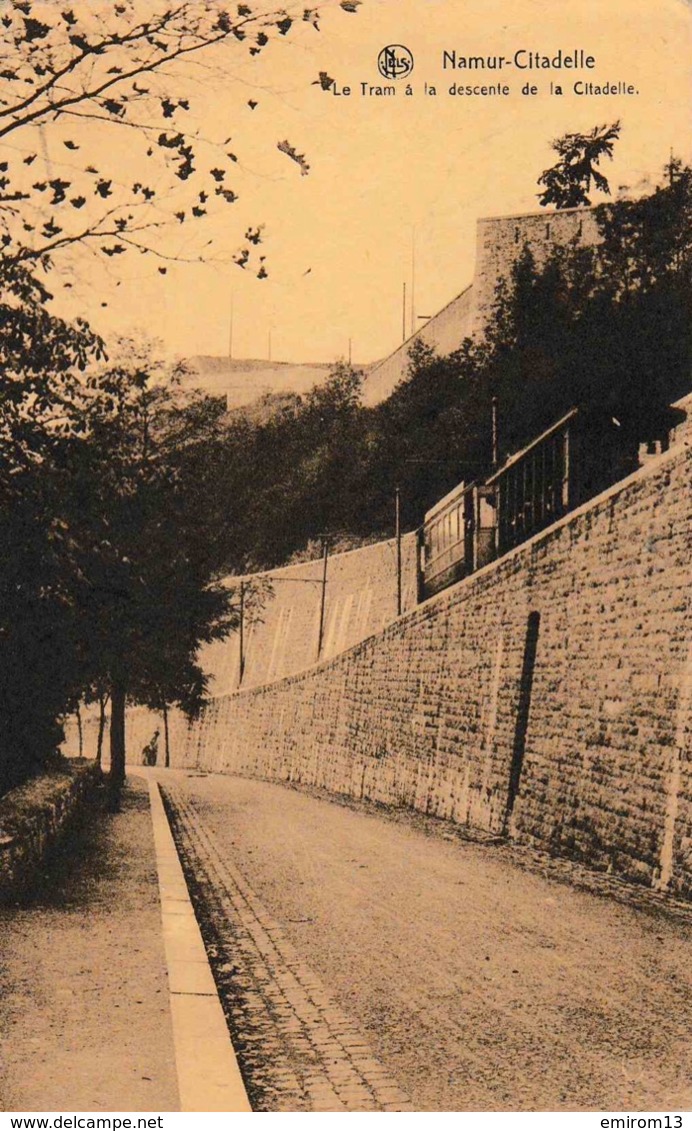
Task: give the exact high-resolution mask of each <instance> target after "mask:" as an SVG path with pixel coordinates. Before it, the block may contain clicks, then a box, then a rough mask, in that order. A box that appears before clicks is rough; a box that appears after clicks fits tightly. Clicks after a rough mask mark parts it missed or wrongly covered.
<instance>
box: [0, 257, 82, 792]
mask: <svg viewBox="0 0 692 1131" xmlns="http://www.w3.org/2000/svg"><path fill="white" fill-rule="evenodd" d="M48 298H49V294H48V292H47V291H46V288H45V286H44V285H43V284H42V283H40V282H39V281H38V280H36V278H35V277H34V276H33V274H32V272H31V271H30V269H29V267H28V265H26V264H18V263H15V264H14V265H13V266H12V268H11V270H8V271H7V272H6V274H5V278H4V285H3V288H2V293H1V296H0V791H2V790H4V789H7V788H9V787H10V786H11V785H13V784H15V783H17V782H18V781H19V780H21V779H22V778H23V777H26V776H27V774H30V773H31V772H33V771H34V770H35V769H36V768H37V767H38V766H39V765H40V764H41V762H42V761H43V760H44V759H45V757H46V756H47V754H48V753H49V752H50V751H51V750H52V749H54V748H55V747H56V746H57V745H58V744H59V741H60V730H59V725H58V718H59V716H60V715H61V714H62V713H64V712H65V711H66V710H68V709H70V707H74V706H76V704H77V702H78V699H79V692H80V686H81V685H83V683H84V682H85V681H86V680H87V672H86V669H85V667H84V664H83V657H81V656H80V653H79V649H78V647H77V626H76V621H75V616H74V604H73V600H72V596H73V584H72V581H73V578H74V577H75V576H76V570H77V566H76V559H75V545H74V542H73V540H72V538H71V535H70V532H69V530H68V528H67V525H66V523H65V519H64V504H63V501H62V493H63V488H64V486H65V483H64V456H65V453H66V450H67V449H68V448H69V447H70V446H71V445H72V444H73V443H75V442H76V441H77V439H78V437H79V436H80V434H81V433H82V432H83V429H84V422H83V416H82V409H83V386H82V382H81V380H80V377H81V373H82V372H83V371H84V370H85V369H86V367H87V364H88V363H89V362H90V361H91V360H93V359H97V358H99V357H101V356H102V353H103V343H102V342H101V341H100V339H99V338H98V337H97V336H96V335H95V334H93V333H92V332H91V330H90V329H89V327H88V326H87V324H86V323H84V322H77V323H75V324H68V323H66V322H64V321H62V320H61V319H59V318H56V317H54V316H52V315H51V314H50V313H49V312H48V311H47V309H46V302H47V301H48Z"/></svg>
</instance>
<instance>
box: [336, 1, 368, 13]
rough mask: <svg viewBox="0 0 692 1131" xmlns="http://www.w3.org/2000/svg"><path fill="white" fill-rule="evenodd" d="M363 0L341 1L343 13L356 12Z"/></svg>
mask: <svg viewBox="0 0 692 1131" xmlns="http://www.w3.org/2000/svg"><path fill="white" fill-rule="evenodd" d="M362 2H363V0H341V7H342V8H343V10H344V12H357V11H358V9H359V8H360V5H361V4H362Z"/></svg>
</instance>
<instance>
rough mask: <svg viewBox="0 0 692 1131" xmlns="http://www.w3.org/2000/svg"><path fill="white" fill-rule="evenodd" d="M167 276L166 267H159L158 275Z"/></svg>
mask: <svg viewBox="0 0 692 1131" xmlns="http://www.w3.org/2000/svg"><path fill="white" fill-rule="evenodd" d="M167 274H168V268H167V267H159V275H167Z"/></svg>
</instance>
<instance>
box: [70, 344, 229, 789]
mask: <svg viewBox="0 0 692 1131" xmlns="http://www.w3.org/2000/svg"><path fill="white" fill-rule="evenodd" d="M162 368H163V367H162V366H161V365H160V364H157V363H156V362H155V361H154V360H153V359H152V358H151V357H148V356H147V352H146V350H142V349H139V348H135V347H134V346H133V344H132V343H126V344H124V346H123V347H122V353H121V357H120V358H119V360H118V361H117V363H115V364H114V363H113V362H109V363H107V364H106V365H105V366H103V367H102V368H101V369H100V370H99V371H97V372H96V373H95V374H93V375H92V376H90V377H89V378H88V381H87V386H88V390H89V394H90V399H89V401H88V403H87V405H86V411H85V422H86V429H85V435H84V438H83V442H82V443H81V445H80V446H79V448H75V449H74V451H73V456H74V458H73V461H72V464H71V490H70V492H69V498H68V499H67V500H66V502H67V505H68V506H69V505H70V504H71V507H70V512H69V518H68V519H67V521H68V525H69V527H70V530H71V534H72V538H73V540H74V542H75V545H76V547H77V551H76V557H77V563H76V564H77V578H76V580H75V584H74V594H75V603H76V619H77V624H78V652H79V653H80V654H82V655H83V656H84V657H85V667H86V670H87V671H88V672H89V673H90V675H91V680H92V682H94V683H96V684H97V685H100V686H103V685H104V684H105V685H106V686H107V687H108V690H109V694H110V700H111V776H110V787H111V801H112V804H113V806H114V807H116V806H117V804H118V799H119V791H120V786H121V785H122V782H123V780H124V776H125V741H124V731H125V708H126V702H127V700H128V699H130V700H131V701H132V702H138V703H144V704H147V705H149V706H153V707H155V708H157V709H162V710H166V709H167V707H168V705H170V704H177V705H178V706H180V707H181V708H182V709H183V710H184V711H185V712H186V713H187V714H188V715H190V716H192V715H194V714H195V713H196V712H198V711H199V709H200V707H201V705H202V703H203V701H204V694H205V690H206V682H207V681H206V677H205V674H204V672H203V671H202V669H201V668H200V667H199V664H198V662H197V659H196V656H197V651H198V649H199V647H200V645H202V644H205V643H210V642H211V641H213V640H217V639H222V638H223V637H224V636H226V635H227V634H228V633H229V632H230V631H232V630H233V629H234V628H235V627H236V626H237V623H238V614H237V610H236V607H235V603H234V598H233V594H232V592H231V591H230V590H229V589H228V588H227V587H226V586H224V585H222V584H221V583H220V582H218V581H217V580H216V575H217V573H218V564H219V563H218V561H216V560H215V556H214V552H213V550H212V551H210V549H209V545H208V539H207V536H208V535H209V533H210V526H211V525H212V523H213V521H214V520H215V517H216V516H215V512H214V511H213V510H212V511H211V512H209V511H208V510H205V507H204V505H203V501H202V500H200V498H199V495H198V492H197V490H196V485H195V483H194V482H193V481H192V480H191V479H190V477H189V476H188V475H187V474H186V464H185V462H184V461H183V460H181V459H180V457H179V453H180V451H181V450H184V449H185V447H186V446H187V445H190V444H192V443H195V442H197V439H198V437H196V435H195V426H196V425H199V422H200V420H202V421H203V420H204V416H203V414H200V413H199V411H193V412H190V410H191V409H193V410H198V408H199V405H198V403H197V402H198V401H199V400H201V398H200V397H197V398H195V397H193V398H191V401H192V403H191V404H190V403H189V400H188V398H186V397H185V396H184V395H181V396H180V397H179V399H176V387H175V385H171V384H170V383H169V384H164V383H157V379H158V380H159V382H160V377H161V373H162ZM186 417H187V418H188V424H187V427H186V426H185V418H186ZM212 544H213V540H212Z"/></svg>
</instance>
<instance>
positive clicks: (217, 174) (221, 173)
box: [209, 169, 226, 181]
mask: <svg viewBox="0 0 692 1131" xmlns="http://www.w3.org/2000/svg"><path fill="white" fill-rule="evenodd" d="M209 173H210V175H211V176H212V177H213V178H214V180H215V181H222V180H223V179H224V177H225V176H226V172H225V170H224V169H210V170H209Z"/></svg>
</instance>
